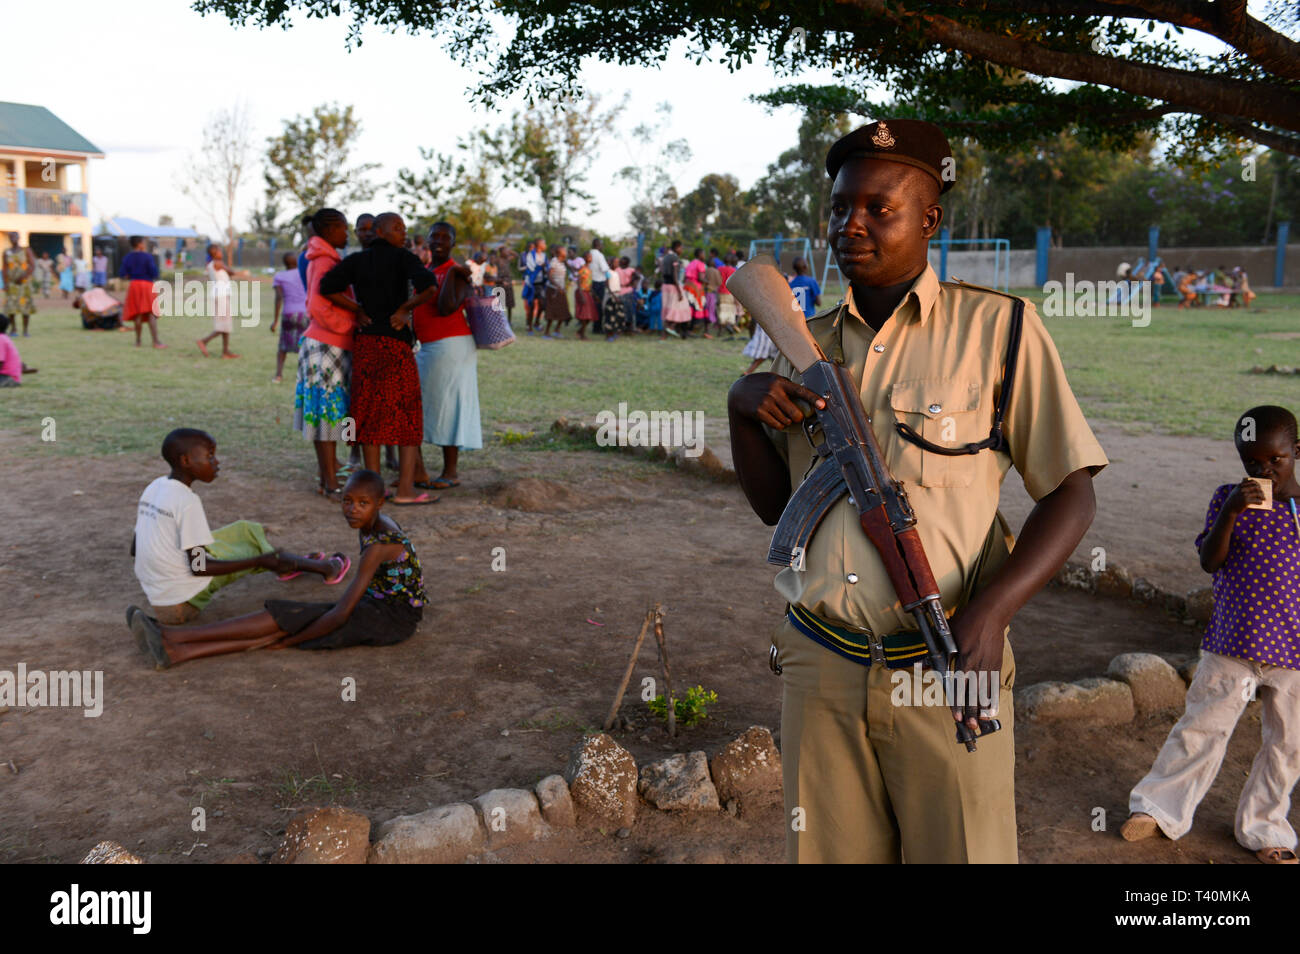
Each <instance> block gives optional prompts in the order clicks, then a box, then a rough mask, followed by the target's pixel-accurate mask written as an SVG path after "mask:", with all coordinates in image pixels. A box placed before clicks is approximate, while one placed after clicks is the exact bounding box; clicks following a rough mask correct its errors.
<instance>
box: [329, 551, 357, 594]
mask: <svg viewBox="0 0 1300 954" xmlns="http://www.w3.org/2000/svg"><path fill="white" fill-rule="evenodd" d="M322 556H324V554H322ZM330 556H336V557H338V558H339V559H340V560H342V561H343V567H342V569H340V570H339V571H338V573H336V574H335V575H334V576H331V577H327V578H326V580H325V585H326V586H333V585H334V584H335V583H342V582H343V577H345V576H347V575H348V570H350V569H352V558H351V557H349V556H347V555H346V554H343V553H332V554H330Z"/></svg>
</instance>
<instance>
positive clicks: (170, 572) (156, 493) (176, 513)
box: [135, 477, 213, 606]
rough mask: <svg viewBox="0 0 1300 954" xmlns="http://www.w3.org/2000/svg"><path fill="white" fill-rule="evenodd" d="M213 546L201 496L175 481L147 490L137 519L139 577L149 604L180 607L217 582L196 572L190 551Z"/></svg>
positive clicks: (157, 482) (164, 481) (159, 482)
mask: <svg viewBox="0 0 1300 954" xmlns="http://www.w3.org/2000/svg"><path fill="white" fill-rule="evenodd" d="M212 542H213V541H212V531H211V530H209V529H208V518H207V515H206V514H204V512H203V501H202V500H200V499H199V495H198V494H196V493H195V492H194V491H192V490H191V489H190V488H189V487H187V486H185V485H184V484H183V483H181V482H180V481H179V480H173V479H172V478H171V477H159V478H158V479H157V480H155V481H154V482H153V483H151V484H150V485H149V486H148V487H146V488H145V489H144V493H142V494H141V495H140V504H139V507H138V509H137V513H136V518H135V576H136V579H138V580H139V581H140V587H141V588H142V589H143V590H144V595H145V596H147V597H149V602H150V603H152V604H153V605H154V606H175V605H176V604H177V603H184V602H185V601H186V600H188V599H190V597H192V596H196V595H198V594H199V593H200V592H202V590H203V589H204V587H206V586H207V585H208V584H209V583H211V582H212V577H210V576H195V575H194V574H193V573H192V572H191V571H190V556H189V551H190V550H191V549H193V548H194V547H204V546H208V545H209V544H211V543H212Z"/></svg>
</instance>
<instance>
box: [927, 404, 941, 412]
mask: <svg viewBox="0 0 1300 954" xmlns="http://www.w3.org/2000/svg"><path fill="white" fill-rule="evenodd" d="M942 410H943V405H942V404H931V405H930V413H931V414H938V413H939V412H940V411H942Z"/></svg>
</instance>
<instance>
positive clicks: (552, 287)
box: [542, 245, 572, 338]
mask: <svg viewBox="0 0 1300 954" xmlns="http://www.w3.org/2000/svg"><path fill="white" fill-rule="evenodd" d="M568 255H569V250H568V249H566V248H565V247H564V246H563V245H561V246H560V247H559V248H557V249H556V250H555V255H554V256H553V257H552V258H551V264H550V265H549V266H547V269H546V330H545V331H544V332H542V337H543V338H558V337H560V330H559V329H560V325H563V324H565V323H566V322H567V321H569V319H570V318H571V317H572V315H571V314H570V312H569V294H568V291H567V290H566V288H567V283H568V280H569V270H568V268H567V267H566V266H565V264H564V263H565V259H567V258H568ZM552 324H554V325H555V333H554V334H552V333H551V325H552Z"/></svg>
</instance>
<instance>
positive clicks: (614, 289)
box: [606, 268, 623, 295]
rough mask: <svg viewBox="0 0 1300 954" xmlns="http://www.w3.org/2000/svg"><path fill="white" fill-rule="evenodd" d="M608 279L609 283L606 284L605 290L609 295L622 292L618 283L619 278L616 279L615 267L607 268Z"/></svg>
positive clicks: (616, 271) (621, 287)
mask: <svg viewBox="0 0 1300 954" xmlns="http://www.w3.org/2000/svg"><path fill="white" fill-rule="evenodd" d="M608 281H609V285H608V286H607V288H606V290H607V291H608V292H609V293H610V294H611V295H619V294H622V292H623V286H622V285H621V284H620V283H619V280H618V270H617V269H613V268H611V269H610V270H609V279H608Z"/></svg>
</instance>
